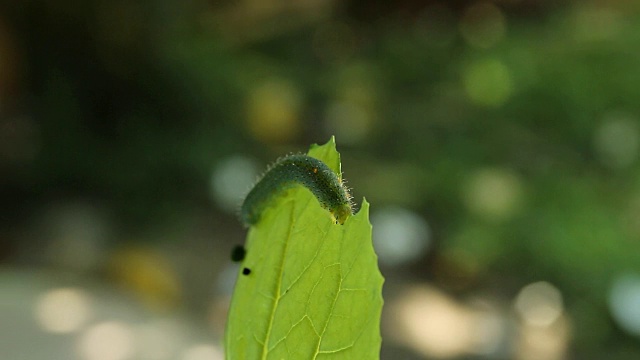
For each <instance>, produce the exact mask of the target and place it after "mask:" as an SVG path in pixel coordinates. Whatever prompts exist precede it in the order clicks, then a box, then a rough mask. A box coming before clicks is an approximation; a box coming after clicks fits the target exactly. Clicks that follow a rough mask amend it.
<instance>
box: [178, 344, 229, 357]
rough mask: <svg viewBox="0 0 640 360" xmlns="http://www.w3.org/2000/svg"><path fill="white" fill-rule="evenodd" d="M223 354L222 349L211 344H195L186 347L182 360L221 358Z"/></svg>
mask: <svg viewBox="0 0 640 360" xmlns="http://www.w3.org/2000/svg"><path fill="white" fill-rule="evenodd" d="M222 359H224V356H223V354H222V351H220V349H218V348H217V347H216V346H213V345H206V344H202V345H195V346H193V347H190V348H188V349H187V350H186V351H185V352H184V354H183V356H182V360H222Z"/></svg>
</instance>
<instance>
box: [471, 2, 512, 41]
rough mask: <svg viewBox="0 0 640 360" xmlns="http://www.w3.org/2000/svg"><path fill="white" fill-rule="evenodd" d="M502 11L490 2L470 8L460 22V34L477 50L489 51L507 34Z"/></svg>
mask: <svg viewBox="0 0 640 360" xmlns="http://www.w3.org/2000/svg"><path fill="white" fill-rule="evenodd" d="M506 28H507V27H506V20H505V17H504V14H503V13H502V10H500V8H499V7H498V6H496V5H495V4H493V3H490V2H478V3H475V4H473V5H471V6H470V7H468V8H467V9H466V10H465V12H464V15H463V16H462V20H461V21H460V33H461V34H462V37H463V38H464V39H465V41H466V42H467V43H468V44H469V45H471V46H473V47H477V48H483V49H488V48H490V47H492V46H494V45H496V44H497V43H498V42H500V40H502V39H503V38H504V36H505V33H506Z"/></svg>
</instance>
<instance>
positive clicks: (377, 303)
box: [225, 138, 383, 359]
mask: <svg viewBox="0 0 640 360" xmlns="http://www.w3.org/2000/svg"><path fill="white" fill-rule="evenodd" d="M309 155H310V156H313V157H315V158H318V159H320V160H322V161H324V162H325V163H326V164H327V165H329V167H330V168H331V169H332V170H334V171H335V172H336V173H338V174H340V155H339V154H338V152H337V151H336V150H335V142H334V140H333V138H332V139H331V140H330V141H329V142H328V143H327V144H325V145H322V146H318V145H314V146H312V147H311V150H310V151H309ZM246 248H247V256H246V258H245V259H244V261H243V263H242V265H241V269H240V274H239V275H238V281H237V283H236V288H235V290H234V294H233V299H232V303H231V308H230V310H229V317H228V320H227V321H228V322H227V329H226V334H225V350H226V357H227V359H377V358H379V353H380V343H381V338H380V313H381V310H382V283H383V278H382V275H381V274H380V271H379V270H378V265H377V257H376V255H375V253H374V251H373V246H372V242H371V224H370V222H369V204H368V203H367V202H366V200H363V203H362V206H361V209H360V211H359V212H358V213H357V214H355V215H354V216H351V217H350V218H348V219H347V221H346V222H345V223H344V225H337V224H335V223H333V221H332V219H331V216H330V214H329V212H328V211H326V210H325V209H323V208H322V207H321V206H320V204H319V203H318V201H317V200H316V198H315V197H314V196H313V195H312V194H311V192H310V191H309V190H307V189H306V188H304V187H301V186H299V187H295V188H292V189H289V190H287V191H286V192H284V193H282V194H279V195H278V196H276V197H274V198H273V200H272V203H271V204H269V206H268V207H267V208H266V209H265V210H264V214H263V215H262V217H261V220H260V221H259V222H258V223H257V224H256V225H255V226H252V227H251V228H250V230H249V234H248V237H247V243H246ZM243 268H247V269H250V270H251V272H250V273H249V274H248V275H242V269H243Z"/></svg>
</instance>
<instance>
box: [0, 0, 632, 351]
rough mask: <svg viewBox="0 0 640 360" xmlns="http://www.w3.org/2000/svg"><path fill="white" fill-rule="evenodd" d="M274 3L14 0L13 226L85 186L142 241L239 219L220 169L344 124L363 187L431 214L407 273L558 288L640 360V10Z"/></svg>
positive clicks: (486, 285) (7, 179)
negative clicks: (634, 333) (628, 298)
mask: <svg viewBox="0 0 640 360" xmlns="http://www.w3.org/2000/svg"><path fill="white" fill-rule="evenodd" d="M268 4H270V5H269V6H267V5H265V6H260V5H259V2H241V3H233V2H223V3H222V4H217V3H211V2H178V1H169V0H165V1H159V2H151V1H142V2H129V1H92V2H86V3H82V4H79V3H77V2H72V1H68V0H59V1H26V2H4V3H2V7H1V8H0V9H2V13H1V14H0V47H2V49H1V50H2V51H0V53H2V54H3V57H2V61H1V62H0V67H1V69H0V74H3V75H2V76H0V103H1V104H2V106H1V107H0V115H1V119H2V120H1V121H2V124H0V126H1V127H0V138H1V139H2V140H0V143H2V144H0V151H1V152H0V171H1V172H2V176H0V194H1V195H0V196H2V198H3V199H6V200H5V201H3V202H2V207H3V219H2V220H1V221H2V225H3V228H8V229H13V228H15V227H16V226H20V224H22V225H25V224H26V223H27V220H28V219H29V217H30V214H32V213H33V212H34V211H35V210H37V209H39V208H40V207H41V206H42V204H43V203H46V202H47V201H51V200H52V199H58V198H74V197H80V198H82V197H89V198H92V199H99V200H100V201H101V202H103V203H104V204H106V206H107V207H108V208H109V209H111V210H112V211H113V212H114V214H116V216H117V218H118V221H119V223H121V224H123V225H124V227H125V228H127V229H128V231H133V232H142V231H144V229H146V228H153V227H155V226H159V225H161V224H163V223H164V222H166V221H167V220H168V219H173V221H176V220H175V219H174V217H180V216H183V217H186V216H190V215H191V214H192V213H193V211H192V210H191V209H194V208H195V209H199V210H201V211H203V212H205V213H207V214H208V216H211V217H212V218H214V217H216V215H217V216H218V217H220V218H221V219H223V220H221V221H219V223H218V224H220V225H222V224H225V225H226V226H227V227H238V228H239V225H236V223H235V222H234V221H233V214H227V213H224V212H223V211H222V210H219V209H217V208H215V206H214V205H215V204H212V203H211V202H210V200H209V196H210V195H209V181H210V177H211V174H210V173H211V169H212V166H213V165H214V164H215V163H216V162H217V161H219V160H220V159H222V158H224V157H226V156H229V155H231V154H235V153H248V154H252V155H254V156H256V157H259V158H261V159H263V160H265V161H268V159H272V158H273V157H274V156H275V155H277V154H282V153H283V151H285V152H286V151H288V150H291V149H300V148H303V147H304V144H306V143H313V142H318V141H321V140H323V139H325V138H327V137H328V135H332V134H335V135H336V136H337V139H338V141H345V144H344V146H343V145H342V144H341V146H340V147H341V149H342V153H343V163H344V164H345V166H344V168H345V169H349V171H348V172H347V173H346V174H345V177H346V178H347V180H349V184H350V185H351V186H353V188H354V189H355V190H354V191H355V197H356V198H357V199H358V198H361V197H362V195H366V196H367V199H369V201H371V203H372V204H374V205H378V204H398V205H401V206H404V207H408V208H411V209H414V210H416V211H418V212H419V213H421V214H422V215H424V216H425V217H426V218H427V219H428V220H429V222H430V224H431V226H432V228H433V231H434V234H435V241H436V248H435V250H434V251H433V252H432V253H430V254H429V255H428V257H427V258H424V259H421V260H420V261H417V262H415V263H412V264H410V265H408V266H407V268H406V269H405V270H406V271H411V272H414V273H415V274H416V275H417V276H419V277H422V278H428V279H431V280H434V281H435V282H436V283H437V284H438V285H440V286H442V287H444V288H447V289H448V290H449V291H452V292H454V293H456V294H459V295H460V296H464V295H465V294H467V293H469V292H471V291H474V290H476V289H492V291H495V292H496V293H501V294H503V295H504V296H512V295H513V294H514V293H515V292H516V291H517V289H518V288H519V287H521V286H522V285H523V284H526V283H528V282H531V281H537V280H540V279H545V280H547V281H550V282H552V283H554V284H555V285H556V286H558V288H560V289H561V290H562V292H563V295H564V297H565V302H566V307H567V309H568V311H569V316H570V317H571V319H572V321H573V329H574V341H573V346H572V347H573V348H572V354H574V356H575V357H576V358H581V359H590V358H591V359H598V358H603V357H607V358H610V357H608V356H609V355H611V356H617V357H616V358H620V359H622V358H636V357H637V356H638V355H640V351H639V350H638V348H637V346H636V345H637V341H638V340H637V339H635V338H631V337H628V336H626V335H622V334H623V333H622V332H621V330H620V329H618V328H617V327H616V325H615V324H614V323H613V322H612V320H611V318H610V315H609V314H608V312H607V309H606V307H607V304H606V300H607V299H606V297H607V293H608V290H609V288H610V286H611V281H612V279H613V277H614V276H616V275H617V274H620V273H623V272H625V271H633V270H635V271H638V266H639V265H638V264H640V241H639V240H640V225H639V224H640V205H639V204H640V181H639V179H640V177H639V175H640V167H639V166H638V159H637V154H638V143H639V141H640V140H639V123H638V114H639V112H640V102H638V99H640V87H639V86H638V84H640V68H638V66H637V64H638V61H639V60H640V47H638V46H637V45H638V41H639V40H640V21H638V19H639V17H638V16H637V15H638V13H639V12H640V7H639V6H638V5H637V4H635V3H634V2H630V1H615V2H614V1H587V2H534V1H517V2H512V1H504V2H496V3H495V4H490V5H489V7H486V6H485V5H486V4H485V5H483V6H484V7H482V8H478V9H476V10H477V12H474V13H472V15H469V12H465V11H466V9H468V7H469V6H471V5H473V2H468V1H456V2H452V3H449V2H424V3H422V2H411V1H402V2H398V3H396V2H384V1H376V2H373V3H371V4H369V3H368V2H361V1H351V2H346V3H338V2H332V1H325V2H322V1H309V2H304V4H300V5H296V4H294V3H292V2H280V3H277V2H269V3H268ZM496 9H497V10H496ZM474 14H481V15H482V16H484V17H482V19H485V20H486V19H489V20H487V22H486V23H485V22H479V23H478V22H475V21H472V20H473V19H475V18H474V17H473V16H475V15H474ZM496 14H497V15H496ZM465 19H472V20H469V22H464V21H465ZM483 24H485V25H483ZM501 29H502V30H501ZM341 139H344V140H341ZM487 189H489V190H491V191H489V190H487ZM487 194H489V195H491V196H487ZM3 231H4V232H5V233H10V231H9V230H3ZM4 238H6V239H9V240H10V241H9V243H8V244H2V247H1V248H0V251H1V252H2V255H0V257H2V258H5V259H11V257H10V255H11V254H12V253H14V252H15V251H16V250H15V249H16V248H19V247H20V246H22V245H21V244H20V243H19V241H18V240H14V241H13V242H11V239H12V238H11V236H5V237H4ZM634 346H635V347H634ZM612 348H617V349H625V351H624V355H623V354H622V353H623V352H618V354H619V355H612V353H610V352H609V350H610V349H612ZM626 356H629V357H626Z"/></svg>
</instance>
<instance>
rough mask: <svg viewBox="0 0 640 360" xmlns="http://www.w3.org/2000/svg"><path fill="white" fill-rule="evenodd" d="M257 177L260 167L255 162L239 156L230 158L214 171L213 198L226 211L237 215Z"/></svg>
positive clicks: (212, 182)
mask: <svg viewBox="0 0 640 360" xmlns="http://www.w3.org/2000/svg"><path fill="white" fill-rule="evenodd" d="M257 177H258V167H257V165H256V164H255V162H254V161H252V160H250V159H248V158H246V157H243V156H239V155H236V156H231V157H228V158H226V159H224V160H222V161H221V162H220V163H219V164H218V165H217V166H216V167H215V169H214V170H213V175H212V177H211V190H212V194H213V197H214V198H215V200H216V202H217V203H218V204H219V205H220V207H222V208H223V209H224V210H226V211H228V212H233V213H235V212H237V211H238V209H239V208H240V204H241V203H242V199H243V197H244V196H245V195H246V194H247V192H248V191H249V189H250V188H251V185H253V184H254V183H255V181H256V178H257Z"/></svg>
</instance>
